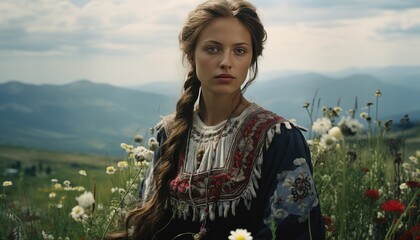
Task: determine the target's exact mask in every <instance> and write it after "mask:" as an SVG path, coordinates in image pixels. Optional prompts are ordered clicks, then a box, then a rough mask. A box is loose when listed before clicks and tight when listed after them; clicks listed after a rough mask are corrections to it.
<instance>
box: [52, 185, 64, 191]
mask: <svg viewBox="0 0 420 240" xmlns="http://www.w3.org/2000/svg"><path fill="white" fill-rule="evenodd" d="M53 187H54V189H56V190H60V189H61V188H63V185H61V184H60V183H56V184H54V186H53Z"/></svg>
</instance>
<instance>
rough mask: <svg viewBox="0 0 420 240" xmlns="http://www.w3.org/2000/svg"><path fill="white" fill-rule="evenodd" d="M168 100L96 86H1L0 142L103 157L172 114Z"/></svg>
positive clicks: (164, 97) (118, 150)
mask: <svg viewBox="0 0 420 240" xmlns="http://www.w3.org/2000/svg"><path fill="white" fill-rule="evenodd" d="M168 99H169V98H168V97H166V96H163V95H159V94H153V93H147V92H142V91H138V90H131V89H126V88H121V87H115V86H111V85H107V84H97V83H93V82H90V81H87V80H81V81H77V82H74V83H71V84H66V85H31V84H24V83H21V82H16V81H12V82H8V83H5V84H1V85H0V115H1V118H0V143H1V144H11V145H22V146H29V147H36V148H43V149H55V150H63V151H71V152H90V153H99V154H103V155H108V154H111V155H116V154H119V153H121V152H120V149H119V145H120V143H121V142H127V143H128V142H130V141H132V139H133V136H134V135H135V134H141V135H145V134H146V133H147V132H148V129H149V128H150V127H153V126H154V124H156V123H157V122H158V121H159V116H160V115H164V114H166V113H167V112H169V110H168V104H167V103H168V102H169V101H168Z"/></svg>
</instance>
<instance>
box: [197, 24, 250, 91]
mask: <svg viewBox="0 0 420 240" xmlns="http://www.w3.org/2000/svg"><path fill="white" fill-rule="evenodd" d="M252 54H253V53H252V40H251V34H250V32H249V31H248V29H247V28H246V27H245V26H244V25H243V24H242V23H241V22H240V21H238V20H237V19H235V18H217V19H215V20H213V21H212V22H211V23H210V24H209V25H208V26H206V27H205V28H204V29H203V31H202V32H201V35H200V37H199V38H198V41H197V45H196V48H195V52H194V58H193V59H192V61H193V64H195V68H196V73H197V77H198V79H199V80H200V82H201V89H202V92H203V94H215V95H220V94H235V93H237V92H239V91H240V89H241V85H242V84H243V83H244V81H245V79H246V77H247V75H248V70H249V67H250V66H251V59H252Z"/></svg>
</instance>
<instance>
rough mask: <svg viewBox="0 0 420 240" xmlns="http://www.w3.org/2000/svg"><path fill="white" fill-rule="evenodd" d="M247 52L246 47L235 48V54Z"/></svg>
mask: <svg viewBox="0 0 420 240" xmlns="http://www.w3.org/2000/svg"><path fill="white" fill-rule="evenodd" d="M245 53H246V49H245V48H237V49H235V54H237V55H244V54H245Z"/></svg>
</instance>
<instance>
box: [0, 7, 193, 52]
mask: <svg viewBox="0 0 420 240" xmlns="http://www.w3.org/2000/svg"><path fill="white" fill-rule="evenodd" d="M77 3H78V4H79V5H83V7H78V6H77V5H74V4H72V3H70V2H65V1H53V0H31V1H23V0H20V1H9V2H0V9H9V10H10V11H8V12H7V13H5V14H0V22H2V23H3V24H2V25H1V26H0V33H1V35H0V36H1V37H0V51H2V52H3V53H4V52H16V51H17V52H33V53H39V54H41V53H42V52H51V51H54V52H56V53H57V54H60V53H62V54H63V55H68V54H82V53H83V54H88V53H96V54H101V53H102V54H139V53H144V52H145V51H148V50H150V46H151V45H160V46H161V47H165V46H169V45H171V46H172V45H173V43H176V41H177V34H178V30H179V29H178V28H180V26H181V24H182V21H183V19H184V18H185V16H186V12H185V9H191V8H192V7H188V8H186V6H187V5H188V4H190V5H191V3H188V1H185V2H181V3H179V1H175V0H172V1H166V2H165V4H161V3H160V4H159V3H151V2H150V1H138V0H131V1H117V0H109V1H104V0H92V1H89V2H86V1H85V2H83V1H77ZM0 13H1V12H0Z"/></svg>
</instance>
